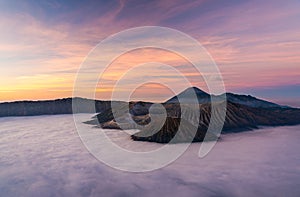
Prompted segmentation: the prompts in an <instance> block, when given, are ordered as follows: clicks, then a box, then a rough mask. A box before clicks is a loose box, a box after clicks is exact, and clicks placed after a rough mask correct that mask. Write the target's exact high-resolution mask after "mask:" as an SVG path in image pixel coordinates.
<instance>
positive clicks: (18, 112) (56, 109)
mask: <svg viewBox="0 0 300 197" xmlns="http://www.w3.org/2000/svg"><path fill="white" fill-rule="evenodd" d="M72 102H74V103H76V106H78V107H77V108H76V109H74V110H73V109H72ZM110 106H111V101H94V100H91V99H84V98H74V99H72V98H64V99H56V100H46V101H16V102H5V103H0V117H5V116H36V115H56V114H72V113H93V112H95V109H96V112H101V111H104V110H106V109H108V108H110Z"/></svg>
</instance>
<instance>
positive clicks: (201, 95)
mask: <svg viewBox="0 0 300 197" xmlns="http://www.w3.org/2000/svg"><path fill="white" fill-rule="evenodd" d="M195 95H196V97H197V99H198V102H199V103H200V104H201V103H208V102H210V95H209V94H207V93H206V92H204V91H202V90H200V89H199V88H197V87H191V88H187V89H186V90H184V91H182V92H181V93H179V94H178V95H176V96H174V97H172V98H170V99H169V100H167V101H166V102H165V103H179V101H180V103H190V102H194V97H195Z"/></svg>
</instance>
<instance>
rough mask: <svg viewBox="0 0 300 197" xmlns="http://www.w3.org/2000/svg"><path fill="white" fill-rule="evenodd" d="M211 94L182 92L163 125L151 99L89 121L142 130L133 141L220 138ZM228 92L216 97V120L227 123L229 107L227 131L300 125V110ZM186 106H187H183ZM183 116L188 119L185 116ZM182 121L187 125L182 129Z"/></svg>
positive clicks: (167, 105) (171, 104)
mask: <svg viewBox="0 0 300 197" xmlns="http://www.w3.org/2000/svg"><path fill="white" fill-rule="evenodd" d="M190 91H195V93H196V95H197V99H198V102H199V109H200V117H199V120H195V117H194V116H193V113H191V111H193V110H192V108H189V107H188V106H189V102H190V100H189V98H190V94H191V93H190ZM207 95H208V94H207V93H205V92H203V91H201V90H199V89H197V88H189V89H187V90H185V91H183V92H182V93H180V94H179V96H180V97H181V105H180V103H179V102H178V99H177V97H173V98H171V99H170V100H168V101H166V102H165V103H163V104H162V105H163V107H164V108H165V110H166V116H167V118H166V120H165V122H164V123H163V124H162V125H161V126H160V127H159V128H156V127H155V126H154V125H159V124H160V123H158V121H159V120H160V119H159V118H156V119H153V117H151V115H150V114H149V109H150V107H151V105H152V103H147V102H130V103H128V104H126V103H123V104H122V105H119V106H117V107H116V108H117V110H115V113H113V111H112V109H111V108H109V109H107V110H105V111H103V112H101V113H99V114H98V115H97V116H95V117H94V119H93V120H91V121H87V122H86V123H91V124H98V125H100V126H101V127H102V128H109V129H139V130H140V132H138V133H136V134H134V135H132V136H131V137H132V139H133V140H141V141H151V142H158V143H167V142H170V141H171V140H172V139H173V137H174V136H175V134H176V133H177V132H179V133H178V134H179V135H178V137H177V138H176V139H173V140H172V141H171V142H186V141H194V142H195V141H197V142H199V141H203V139H204V136H205V135H206V134H207V136H208V137H207V139H216V138H217V137H218V134H214V131H213V130H212V132H210V133H207V130H208V127H209V124H210V122H211V113H212V107H211V101H210V98H208V97H207ZM226 95H229V97H228V98H227V100H226V101H225V103H224V101H223V102H221V96H224V95H220V96H219V97H218V96H212V99H213V100H214V101H213V102H214V104H215V109H214V113H215V114H216V116H215V118H216V120H215V121H216V122H217V123H218V124H220V125H223V122H222V121H221V120H218V119H221V114H222V111H224V110H226V116H225V121H224V125H223V126H222V127H221V128H222V132H223V133H229V132H240V131H247V130H252V129H257V128H258V127H259V126H282V125H296V124H300V109H297V108H290V107H283V106H280V105H278V104H275V103H271V102H268V101H264V100H261V99H257V98H255V97H252V96H249V95H248V96H246V95H236V94H232V93H226ZM182 101H185V103H182ZM182 106H183V107H184V109H181V108H182ZM225 107H226V109H225ZM128 109H129V110H128ZM182 113H185V114H182ZM187 113H189V114H187ZM114 115H115V116H114ZM182 115H183V116H182ZM182 117H185V118H184V119H182ZM218 121H219V122H218ZM180 122H181V123H180ZM151 123H152V124H151ZM180 124H182V125H183V126H182V127H181V128H180V129H179V125H180ZM193 131H196V132H193ZM192 136H194V138H192Z"/></svg>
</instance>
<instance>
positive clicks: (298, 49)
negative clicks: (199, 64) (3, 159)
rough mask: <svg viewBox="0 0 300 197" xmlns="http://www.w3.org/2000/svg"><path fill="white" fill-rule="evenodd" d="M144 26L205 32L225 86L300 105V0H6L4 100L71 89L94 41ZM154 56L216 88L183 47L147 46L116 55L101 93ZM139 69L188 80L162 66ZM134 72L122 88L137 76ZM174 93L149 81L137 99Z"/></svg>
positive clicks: (0, 36)
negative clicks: (175, 51)
mask: <svg viewBox="0 0 300 197" xmlns="http://www.w3.org/2000/svg"><path fill="white" fill-rule="evenodd" d="M140 26H162V27H168V28H172V29H176V30H179V31H181V32H183V33H185V34H188V35H189V36H191V37H193V38H194V39H196V40H197V41H198V42H200V43H201V44H202V45H203V46H204V47H205V49H206V50H207V51H208V53H209V54H210V55H211V57H212V58H213V59H214V61H215V62H216V64H217V66H218V68H219V70H220V73H221V75H222V77H223V81H224V85H225V88H226V91H228V92H234V93H240V94H251V95H254V96H256V97H259V98H263V99H267V100H270V101H274V102H278V103H280V104H284V105H291V106H296V107H300V80H299V79H300V69H299V67H300V36H299V35H300V1H299V0H287V1H280V0H266V1H259V0H251V1H250V0H249V1H246V0H245V1H239V0H228V1H222V0H219V1H217V0H198V1H189V0H188V1H180V0H165V1H146V0H145V1H144V0H139V1H137V0H136V1H133V0H128V1H127V0H120V1H113V0H112V1H76V0H75V1H56V0H53V1H47V0H45V1H43V0H41V1H34V0H32V1H30V0H6V1H5V0H0V102H3V101H15V100H44V99H54V98H63V97H71V96H72V95H73V86H74V81H75V79H76V74H77V71H78V69H79V68H80V65H81V64H82V63H83V62H84V60H85V58H86V56H87V55H88V54H89V53H90V51H91V50H92V49H94V47H95V46H96V45H97V44H98V43H99V42H101V41H102V40H104V39H105V38H108V37H109V36H111V35H113V34H116V33H118V32H120V31H123V30H126V29H128V28H134V27H140ZM132 39H133V40H134V39H137V38H132ZM139 39H142V38H139ZM171 44H173V45H178V47H184V44H185V43H182V42H180V40H179V41H177V42H176V40H175V42H174V43H171ZM116 47H118V45H117V44H116ZM100 58H101V57H100ZM150 61H156V62H162V63H164V64H168V65H171V66H173V67H174V68H176V69H177V70H179V71H180V72H182V73H183V74H184V75H185V76H187V78H188V79H189V80H190V82H191V84H192V85H193V86H197V87H199V88H201V89H203V90H205V91H207V90H208V89H207V86H206V84H205V81H204V80H203V78H202V77H201V75H199V73H197V72H196V71H195V70H194V69H193V67H192V66H191V64H190V62H188V61H186V60H185V59H183V58H182V57H180V56H178V55H176V54H172V53H171V52H169V51H163V50H158V49H140V50H134V51H129V52H128V53H126V54H124V55H122V56H120V57H119V58H117V59H116V60H115V61H114V62H113V63H112V64H111V65H110V67H109V69H108V70H107V72H106V73H105V74H104V75H103V76H104V77H103V81H100V82H99V84H98V86H97V87H96V93H95V94H96V97H97V98H99V99H109V98H110V97H111V93H112V90H113V87H114V84H115V83H116V82H117V81H118V80H119V79H120V77H121V76H122V75H123V74H124V73H126V70H128V69H130V68H132V67H133V66H136V65H138V64H142V63H145V62H150ZM99 66H100V67H101V66H104V65H99ZM138 74H139V76H140V77H141V78H145V76H147V75H152V76H154V75H155V76H157V77H158V78H159V79H160V80H161V81H162V82H168V83H172V84H176V85H178V90H183V89H184V88H185V87H184V86H183V85H182V84H181V83H180V81H178V80H177V78H178V77H177V76H175V75H168V74H169V73H168V72H167V71H165V70H164V69H160V68H159V67H157V68H150V67H149V68H148V69H146V71H140V73H138ZM130 82H131V84H130V83H129V82H128V86H127V87H125V86H122V88H123V89H118V91H124V92H126V91H128V90H129V89H130V88H132V85H134V84H135V83H136V81H135V80H131V81H130ZM176 91H177V90H176ZM172 94H173V92H172V90H170V89H168V87H166V86H164V85H159V83H158V84H157V83H148V84H144V85H141V86H140V87H138V88H137V89H136V90H135V91H134V93H133V94H132V99H133V100H134V99H141V100H150V101H163V100H165V99H167V98H168V97H170V96H172Z"/></svg>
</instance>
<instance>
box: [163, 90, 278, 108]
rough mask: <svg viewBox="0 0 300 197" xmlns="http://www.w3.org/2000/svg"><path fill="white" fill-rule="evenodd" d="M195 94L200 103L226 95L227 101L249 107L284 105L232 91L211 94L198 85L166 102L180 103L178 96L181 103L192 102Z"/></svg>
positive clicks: (216, 99)
mask: <svg viewBox="0 0 300 197" xmlns="http://www.w3.org/2000/svg"><path fill="white" fill-rule="evenodd" d="M193 95H196V96H197V99H198V103H199V104H204V103H210V102H211V99H213V100H214V101H218V100H224V99H223V98H224V96H226V99H227V101H230V102H231V103H237V104H241V105H246V106H249V107H263V108H269V107H283V106H281V105H278V104H276V103H272V102H269V101H265V100H262V99H258V98H255V97H253V96H251V95H239V94H234V93H230V92H228V93H225V94H222V95H210V94H208V93H206V92H204V91H202V90H200V89H199V88H197V87H191V88H187V89H186V90H184V91H183V92H181V93H179V94H178V95H177V96H174V97H172V98H171V99H169V100H167V101H166V102H165V103H179V100H178V98H180V99H181V103H190V102H193V98H194V97H193Z"/></svg>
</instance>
